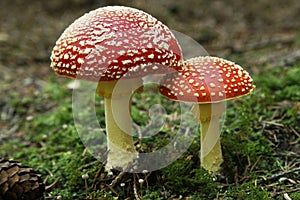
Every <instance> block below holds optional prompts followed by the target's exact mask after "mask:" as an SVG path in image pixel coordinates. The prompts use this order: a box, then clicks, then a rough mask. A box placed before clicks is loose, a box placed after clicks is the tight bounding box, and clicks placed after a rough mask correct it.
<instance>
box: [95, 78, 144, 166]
mask: <svg viewBox="0 0 300 200" xmlns="http://www.w3.org/2000/svg"><path fill="white" fill-rule="evenodd" d="M140 81H141V80H137V79H135V81H133V80H128V81H127V80H126V81H120V83H118V84H117V82H105V83H99V84H98V88H97V93H98V94H99V95H101V96H103V97H104V103H105V123H106V134H107V146H108V147H107V148H108V151H109V152H108V156H107V164H106V168H107V169H108V170H110V169H112V168H122V169H125V168H126V167H127V166H128V164H130V163H131V162H132V161H133V160H134V159H136V158H137V157H138V153H137V152H136V150H135V146H134V141H133V137H132V118H131V114H130V112H131V95H132V93H133V91H134V90H135V89H134V88H137V87H139V86H140V84H141V83H140ZM123 82H124V83H123ZM125 87H126V88H125Z"/></svg>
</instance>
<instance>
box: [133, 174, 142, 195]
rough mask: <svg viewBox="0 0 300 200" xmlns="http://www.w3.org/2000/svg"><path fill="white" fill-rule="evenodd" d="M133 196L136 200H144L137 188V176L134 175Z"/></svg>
mask: <svg viewBox="0 0 300 200" xmlns="http://www.w3.org/2000/svg"><path fill="white" fill-rule="evenodd" d="M133 194H134V197H135V199H136V200H142V198H141V197H140V195H139V194H138V192H137V187H136V175H135V174H133Z"/></svg>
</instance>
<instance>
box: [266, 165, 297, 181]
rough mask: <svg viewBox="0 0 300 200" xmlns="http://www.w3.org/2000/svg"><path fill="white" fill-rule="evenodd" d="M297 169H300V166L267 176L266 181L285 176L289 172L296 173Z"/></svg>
mask: <svg viewBox="0 0 300 200" xmlns="http://www.w3.org/2000/svg"><path fill="white" fill-rule="evenodd" d="M297 171H300V167H297V168H294V169H291V170H288V171H284V172H280V173H278V174H274V175H272V176H269V177H267V178H266V179H265V181H271V180H274V179H278V178H280V177H282V176H285V175H287V174H290V173H294V172H297Z"/></svg>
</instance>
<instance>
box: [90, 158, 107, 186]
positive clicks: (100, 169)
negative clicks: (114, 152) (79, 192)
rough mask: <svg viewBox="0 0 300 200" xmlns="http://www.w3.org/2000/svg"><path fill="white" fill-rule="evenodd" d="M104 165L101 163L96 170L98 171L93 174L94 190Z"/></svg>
mask: <svg viewBox="0 0 300 200" xmlns="http://www.w3.org/2000/svg"><path fill="white" fill-rule="evenodd" d="M104 165H105V163H102V164H101V166H100V168H99V169H98V171H97V172H96V174H95V177H94V180H93V184H92V188H94V189H96V188H95V187H96V179H97V178H98V177H99V176H100V174H101V171H102V169H103V168H104Z"/></svg>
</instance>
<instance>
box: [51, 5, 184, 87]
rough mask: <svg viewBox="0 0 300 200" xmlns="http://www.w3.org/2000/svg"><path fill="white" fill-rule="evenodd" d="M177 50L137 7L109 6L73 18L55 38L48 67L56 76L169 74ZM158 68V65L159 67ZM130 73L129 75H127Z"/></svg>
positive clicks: (169, 37)
mask: <svg viewBox="0 0 300 200" xmlns="http://www.w3.org/2000/svg"><path fill="white" fill-rule="evenodd" d="M181 59H182V54H181V49H180V47H179V44H178V42H177V40H176V39H175V37H174V36H173V34H172V32H171V31H170V30H169V29H168V28H167V27H166V26H165V25H163V24H162V23H161V22H160V21H158V20H157V19H155V18H154V17H152V16H151V15H149V14H147V13H145V12H143V11H140V10H138V9H135V8H129V7H123V6H108V7H102V8H98V9H96V10H93V11H91V12H89V13H87V14H85V15H83V16H82V17H80V18H79V19H77V20H75V21H74V22H73V23H72V24H71V25H70V26H69V27H68V28H67V29H66V30H65V31H64V32H63V34H62V35H61V36H60V38H59V39H58V40H57V42H56V45H55V47H54V48H53V51H52V55H51V61H52V63H51V68H52V69H53V70H54V71H55V72H56V73H57V74H59V75H62V76H67V77H71V78H79V79H85V80H89V81H99V79H101V81H112V80H118V79H120V78H121V77H122V76H123V75H124V74H126V78H135V77H142V76H145V75H147V74H155V73H167V72H170V71H171V69H170V68H168V67H166V66H161V65H167V66H170V67H174V68H176V67H178V61H180V60H181ZM159 64H161V65H159ZM127 72H128V73H127Z"/></svg>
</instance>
